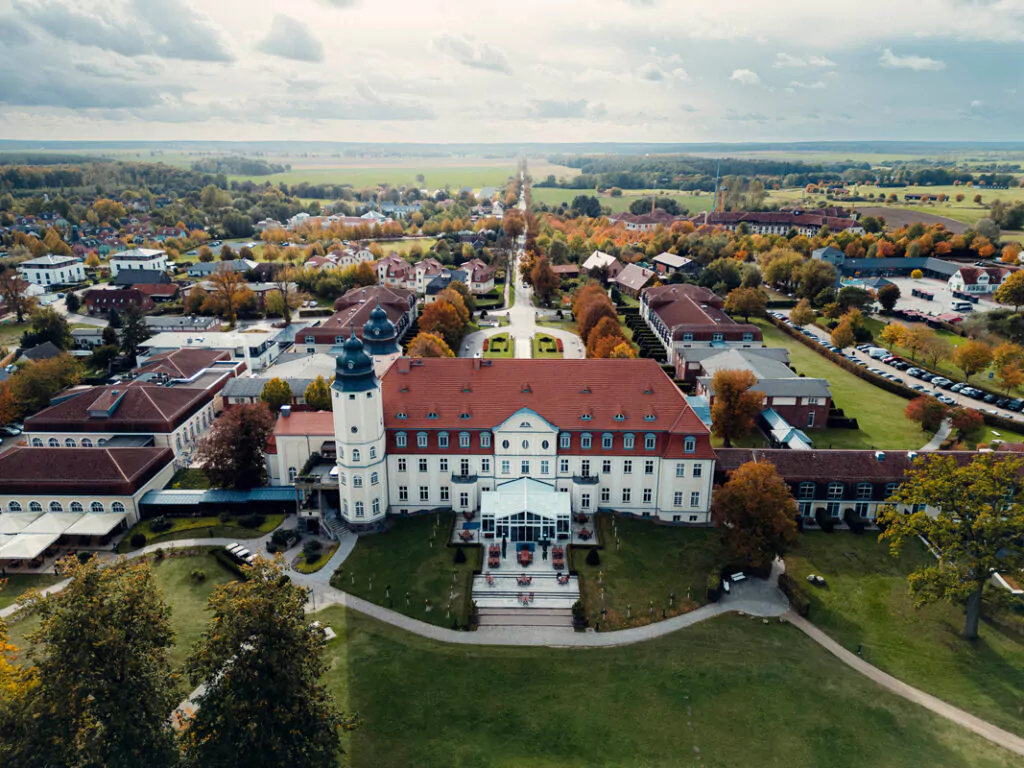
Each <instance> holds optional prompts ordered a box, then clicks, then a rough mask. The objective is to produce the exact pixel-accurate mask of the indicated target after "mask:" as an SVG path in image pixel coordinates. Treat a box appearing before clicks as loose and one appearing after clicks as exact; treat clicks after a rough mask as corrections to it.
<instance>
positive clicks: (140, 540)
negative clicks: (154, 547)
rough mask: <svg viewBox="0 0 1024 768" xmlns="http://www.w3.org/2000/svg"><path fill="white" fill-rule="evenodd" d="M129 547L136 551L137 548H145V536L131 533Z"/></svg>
mask: <svg viewBox="0 0 1024 768" xmlns="http://www.w3.org/2000/svg"><path fill="white" fill-rule="evenodd" d="M131 545H132V546H133V547H135V548H136V549H138V548H139V547H144V546H146V534H144V533H133V534H132V538H131Z"/></svg>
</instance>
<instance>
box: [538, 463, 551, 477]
mask: <svg viewBox="0 0 1024 768" xmlns="http://www.w3.org/2000/svg"><path fill="white" fill-rule="evenodd" d="M550 469H551V464H550V463H549V462H547V461H542V462H541V463H540V473H541V474H542V475H546V474H547V473H548V471H549V470H550Z"/></svg>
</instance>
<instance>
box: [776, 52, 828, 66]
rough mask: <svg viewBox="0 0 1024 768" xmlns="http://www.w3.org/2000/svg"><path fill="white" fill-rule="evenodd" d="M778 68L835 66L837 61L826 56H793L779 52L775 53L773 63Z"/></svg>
mask: <svg viewBox="0 0 1024 768" xmlns="http://www.w3.org/2000/svg"><path fill="white" fill-rule="evenodd" d="M772 66H773V67H775V68H776V69H790V68H802V67H818V68H825V67H834V66H836V63H835V62H834V61H832V59H828V58H825V57H824V56H792V55H790V54H788V53H777V54H775V63H774V64H773V65H772Z"/></svg>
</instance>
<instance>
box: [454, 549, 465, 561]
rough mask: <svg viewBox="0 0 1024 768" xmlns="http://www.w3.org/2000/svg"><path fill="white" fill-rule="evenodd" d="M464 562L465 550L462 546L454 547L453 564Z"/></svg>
mask: <svg viewBox="0 0 1024 768" xmlns="http://www.w3.org/2000/svg"><path fill="white" fill-rule="evenodd" d="M464 562H466V550H464V549H463V548H462V547H456V548H455V564H456V565H460V564H462V563H464Z"/></svg>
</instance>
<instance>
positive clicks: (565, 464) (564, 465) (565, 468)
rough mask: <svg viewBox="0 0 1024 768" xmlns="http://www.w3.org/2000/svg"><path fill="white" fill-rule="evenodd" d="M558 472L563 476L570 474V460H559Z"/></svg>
mask: <svg viewBox="0 0 1024 768" xmlns="http://www.w3.org/2000/svg"><path fill="white" fill-rule="evenodd" d="M558 471H559V472H561V473H562V474H563V475H564V474H567V473H568V472H569V460H568V459H559V460H558Z"/></svg>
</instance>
